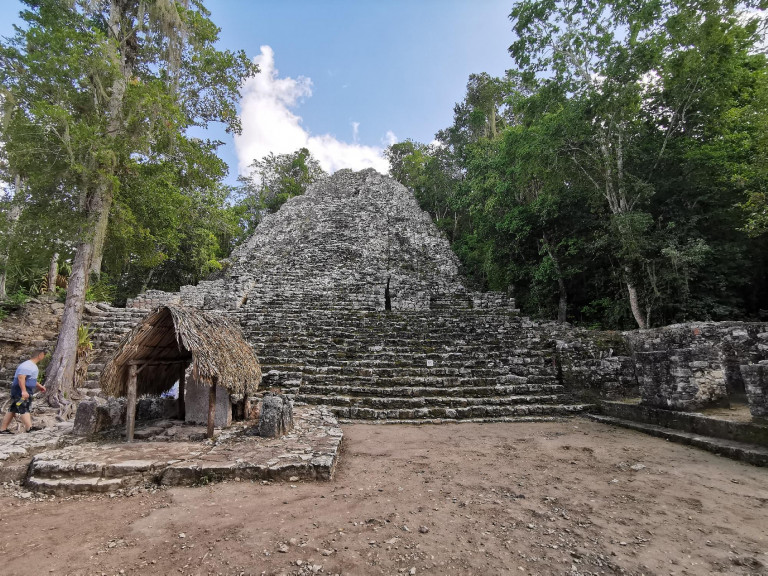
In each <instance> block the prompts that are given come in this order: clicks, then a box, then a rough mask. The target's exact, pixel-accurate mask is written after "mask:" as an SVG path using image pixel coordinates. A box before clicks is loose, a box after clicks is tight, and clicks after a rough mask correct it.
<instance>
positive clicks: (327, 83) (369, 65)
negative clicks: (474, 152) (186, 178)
mask: <svg viewBox="0 0 768 576" xmlns="http://www.w3.org/2000/svg"><path fill="white" fill-rule="evenodd" d="M205 4H206V6H207V7H208V8H209V9H210V10H211V12H212V19H213V21H214V22H215V23H216V24H217V25H218V26H219V27H220V28H221V34H220V38H221V40H220V47H221V48H227V49H243V50H245V51H246V53H247V54H248V56H249V57H252V58H257V59H258V61H259V62H260V63H261V65H262V68H263V73H262V74H260V75H259V77H257V78H256V79H255V80H254V81H252V82H250V83H248V84H247V85H246V86H245V87H244V98H243V101H242V103H241V115H242V121H243V125H244V132H243V135H242V136H240V137H238V138H237V139H236V141H235V140H233V138H231V137H228V136H227V135H226V134H224V133H223V131H221V130H213V131H212V132H211V135H212V136H214V137H217V138H221V139H222V140H225V145H224V147H223V148H222V149H221V150H220V153H221V156H222V157H223V158H224V159H225V160H226V161H227V163H228V164H229V166H230V177H229V178H228V181H229V182H230V183H233V182H234V180H235V178H236V173H237V171H238V170H241V171H242V170H244V169H245V168H246V167H247V166H248V164H250V162H251V161H253V159H254V158H255V157H260V156H263V155H264V154H266V153H268V152H270V151H272V152H275V153H286V152H291V151H293V150H296V149H298V148H299V147H301V146H307V147H309V148H310V150H311V151H312V153H313V155H315V156H316V157H317V158H318V159H319V160H320V162H321V164H322V165H323V167H324V168H326V169H327V170H336V169H339V168H342V167H351V168H354V169H359V168H362V167H365V166H373V167H376V168H377V169H380V170H386V163H385V162H384V161H383V160H382V159H381V158H380V154H381V151H382V150H383V148H384V147H385V146H386V145H387V144H388V143H391V142H393V141H395V140H397V141H402V140H405V139H406V138H412V139H414V140H418V141H421V142H429V141H431V140H432V139H433V137H434V134H435V132H437V131H438V130H440V129H442V128H445V127H447V126H448V125H450V123H451V121H452V117H453V106H454V104H455V103H456V102H458V101H460V100H461V99H462V98H463V96H464V90H465V86H466V82H467V78H468V76H469V74H471V73H479V72H488V73H489V74H491V75H494V76H498V75H502V74H503V73H504V71H505V70H506V69H507V68H509V67H511V65H512V61H511V59H510V58H509V56H508V54H507V47H508V46H509V45H510V44H511V43H512V40H513V38H512V32H511V26H510V22H509V20H508V18H507V16H508V14H509V12H510V10H511V2H510V1H506V2H502V1H498V0H376V1H374V0H356V1H353V0H248V1H245V0H208V1H206V2H205ZM20 7H21V4H20V3H19V2H17V1H16V0H2V2H0V35H3V36H7V35H9V34H10V33H11V24H12V23H13V22H17V21H18V12H19V9H20Z"/></svg>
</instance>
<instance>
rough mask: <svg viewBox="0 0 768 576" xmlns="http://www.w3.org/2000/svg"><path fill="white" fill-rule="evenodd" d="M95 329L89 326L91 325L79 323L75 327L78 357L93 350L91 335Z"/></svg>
mask: <svg viewBox="0 0 768 576" xmlns="http://www.w3.org/2000/svg"><path fill="white" fill-rule="evenodd" d="M95 332H96V329H95V328H91V325H90V324H88V325H87V326H83V325H82V324H80V326H78V327H77V355H78V357H80V356H82V355H83V354H85V353H86V352H88V351H89V350H93V340H92V337H93V335H94V334H95Z"/></svg>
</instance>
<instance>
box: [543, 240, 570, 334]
mask: <svg viewBox="0 0 768 576" xmlns="http://www.w3.org/2000/svg"><path fill="white" fill-rule="evenodd" d="M542 239H543V240H544V247H545V248H546V250H547V254H549V257H550V258H551V259H552V264H553V266H554V267H555V273H556V274H557V288H558V291H559V294H560V296H559V300H558V303H557V323H558V324H565V322H566V320H567V318H568V290H566V288H565V280H563V272H562V270H561V269H560V262H558V260H557V258H555V254H554V253H553V252H552V247H551V245H550V243H549V240H548V239H547V235H546V234H542Z"/></svg>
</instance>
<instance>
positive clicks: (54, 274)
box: [48, 252, 59, 294]
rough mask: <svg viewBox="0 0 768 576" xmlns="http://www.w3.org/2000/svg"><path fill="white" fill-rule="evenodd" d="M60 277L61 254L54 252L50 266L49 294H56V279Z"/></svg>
mask: <svg viewBox="0 0 768 576" xmlns="http://www.w3.org/2000/svg"><path fill="white" fill-rule="evenodd" d="M58 276H59V253H58V252H54V253H53V256H51V263H50V265H49V266H48V294H56V278H58Z"/></svg>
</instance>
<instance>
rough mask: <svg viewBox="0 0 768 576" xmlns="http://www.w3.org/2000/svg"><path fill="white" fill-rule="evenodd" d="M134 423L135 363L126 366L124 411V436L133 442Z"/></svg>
mask: <svg viewBox="0 0 768 576" xmlns="http://www.w3.org/2000/svg"><path fill="white" fill-rule="evenodd" d="M135 425H136V364H131V365H130V366H129V367H128V406H127V407H126V413H125V437H126V440H127V441H128V442H133V429H134V427H135Z"/></svg>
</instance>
